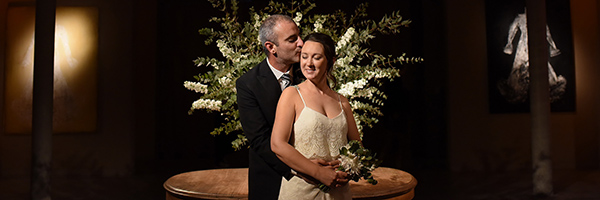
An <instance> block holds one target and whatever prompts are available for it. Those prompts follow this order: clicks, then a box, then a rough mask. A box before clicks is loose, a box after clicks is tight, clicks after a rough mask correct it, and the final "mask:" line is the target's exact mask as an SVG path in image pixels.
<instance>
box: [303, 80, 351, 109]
mask: <svg viewBox="0 0 600 200" xmlns="http://www.w3.org/2000/svg"><path fill="white" fill-rule="evenodd" d="M294 87H295V88H296V91H298V94H299V95H300V99H302V103H303V104H304V107H306V102H304V98H303V97H302V93H300V88H299V87H298V86H297V85H294ZM340 105H342V104H340Z"/></svg>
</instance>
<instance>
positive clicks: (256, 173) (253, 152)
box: [236, 59, 298, 200]
mask: <svg viewBox="0 0 600 200" xmlns="http://www.w3.org/2000/svg"><path fill="white" fill-rule="evenodd" d="M297 79H298V77H296V78H294V81H293V82H296V83H297ZM236 89H237V102H238V109H239V112H240V121H241V123H242V128H243V130H244V134H245V135H246V137H247V138H248V140H249V141H250V150H249V164H250V166H249V172H248V189H249V191H248V197H249V199H251V200H258V199H277V197H278V196H279V187H280V186H281V177H282V176H284V177H286V178H287V179H289V178H291V177H292V175H291V170H290V168H289V167H288V166H287V165H285V163H283V162H282V161H281V160H279V159H278V158H277V156H276V155H275V153H273V151H271V131H272V129H273V123H274V121H275V111H276V109H277V102H278V101H279V96H280V95H281V87H280V86H279V82H278V81H277V79H276V78H275V75H274V74H273V72H272V71H271V69H270V68H269V65H268V64H267V61H266V59H265V60H263V61H262V62H261V63H260V64H258V65H257V66H256V67H254V68H252V69H250V70H249V71H248V72H246V74H244V75H242V76H241V77H240V78H239V79H238V80H237V82H236Z"/></svg>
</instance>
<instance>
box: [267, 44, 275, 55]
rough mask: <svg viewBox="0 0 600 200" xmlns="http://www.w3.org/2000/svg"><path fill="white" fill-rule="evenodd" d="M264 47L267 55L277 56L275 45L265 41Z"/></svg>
mask: <svg viewBox="0 0 600 200" xmlns="http://www.w3.org/2000/svg"><path fill="white" fill-rule="evenodd" d="M265 47H266V48H267V50H268V51H269V53H271V54H273V55H275V54H277V45H275V44H274V43H272V42H269V41H266V42H265Z"/></svg>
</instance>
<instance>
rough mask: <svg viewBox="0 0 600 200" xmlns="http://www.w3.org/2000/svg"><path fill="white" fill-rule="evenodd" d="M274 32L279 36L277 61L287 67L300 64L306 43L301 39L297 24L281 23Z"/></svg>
mask: <svg viewBox="0 0 600 200" xmlns="http://www.w3.org/2000/svg"><path fill="white" fill-rule="evenodd" d="M274 32H275V35H276V36H277V45H275V54H276V55H277V56H276V57H277V61H278V62H280V63H281V64H285V65H291V64H294V63H298V62H300V51H301V50H302V45H304V43H303V42H302V39H301V38H300V30H299V29H298V26H296V23H294V22H289V21H283V22H280V23H279V24H277V25H276V26H275V29H274Z"/></svg>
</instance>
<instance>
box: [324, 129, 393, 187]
mask: <svg viewBox="0 0 600 200" xmlns="http://www.w3.org/2000/svg"><path fill="white" fill-rule="evenodd" d="M375 156H376V154H374V153H371V151H370V150H368V149H365V148H364V147H363V146H362V145H361V144H360V142H358V141H356V140H352V141H350V142H349V143H348V144H347V145H346V146H343V147H342V148H340V158H339V160H340V161H341V163H340V166H339V167H338V169H337V170H338V171H343V172H346V173H347V174H348V176H347V179H348V180H353V181H355V182H358V180H360V178H364V179H365V180H367V182H369V183H371V184H373V185H376V184H377V180H375V179H374V178H373V175H372V174H371V172H373V170H375V168H377V167H378V166H379V164H381V162H382V160H378V159H377V158H375ZM319 188H320V189H321V190H322V191H324V192H328V191H329V190H331V188H329V186H327V185H325V184H322V183H321V184H319Z"/></svg>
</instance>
